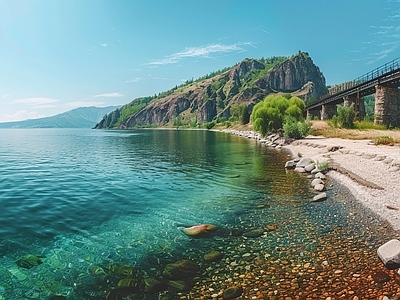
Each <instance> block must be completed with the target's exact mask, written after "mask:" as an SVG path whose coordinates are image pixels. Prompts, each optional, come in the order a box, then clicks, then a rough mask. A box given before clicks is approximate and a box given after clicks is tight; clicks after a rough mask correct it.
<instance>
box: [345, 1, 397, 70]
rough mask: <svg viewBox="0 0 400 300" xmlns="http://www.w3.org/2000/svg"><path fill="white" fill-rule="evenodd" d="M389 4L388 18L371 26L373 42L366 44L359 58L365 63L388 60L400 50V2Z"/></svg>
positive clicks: (389, 2) (387, 8) (390, 2)
mask: <svg viewBox="0 0 400 300" xmlns="http://www.w3.org/2000/svg"><path fill="white" fill-rule="evenodd" d="M387 3H388V4H387V5H388V7H386V8H384V9H385V10H387V16H386V18H384V19H383V20H381V22H380V23H377V24H375V25H371V26H369V28H370V29H371V32H370V36H371V37H373V41H369V42H364V43H363V44H364V47H363V48H362V49H361V50H362V51H360V52H362V53H363V55H361V56H359V57H358V59H360V60H361V61H365V62H366V64H373V63H375V62H377V61H380V60H384V59H387V58H388V57H389V56H393V53H395V52H397V51H398V50H399V48H400V26H399V25H398V24H399V23H398V21H399V18H400V9H399V3H400V0H388V1H387ZM352 52H358V51H352Z"/></svg>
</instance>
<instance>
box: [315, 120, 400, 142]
mask: <svg viewBox="0 0 400 300" xmlns="http://www.w3.org/2000/svg"><path fill="white" fill-rule="evenodd" d="M378 128H379V127H376V126H375V127H374V128H373V129H362V130H360V129H344V128H332V127H330V126H329V125H328V124H327V122H325V121H312V127H311V134H312V135H322V136H324V137H326V138H341V139H351V140H371V141H375V140H376V139H377V138H378V137H381V136H388V137H391V138H392V139H393V142H394V144H400V130H399V129H394V130H387V129H385V130H383V129H378Z"/></svg>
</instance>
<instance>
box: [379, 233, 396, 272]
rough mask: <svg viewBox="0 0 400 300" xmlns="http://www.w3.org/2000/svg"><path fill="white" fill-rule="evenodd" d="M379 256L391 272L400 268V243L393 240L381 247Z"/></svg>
mask: <svg viewBox="0 0 400 300" xmlns="http://www.w3.org/2000/svg"><path fill="white" fill-rule="evenodd" d="M378 256H379V258H380V259H381V261H382V262H383V263H384V264H385V266H386V268H388V269H389V270H394V269H397V268H400V241H399V240H396V239H393V240H390V241H389V242H387V243H385V244H383V245H382V246H380V247H379V248H378Z"/></svg>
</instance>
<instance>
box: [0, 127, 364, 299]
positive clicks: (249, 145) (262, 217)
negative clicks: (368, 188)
mask: <svg viewBox="0 0 400 300" xmlns="http://www.w3.org/2000/svg"><path fill="white" fill-rule="evenodd" d="M287 158H288V157H287V154H286V153H285V152H283V151H278V150H274V149H269V148H267V147H265V146H261V145H260V144H258V143H256V142H255V141H254V140H248V139H245V138H240V137H236V136H233V135H230V134H227V133H221V132H209V131H184V130H133V131H96V130H86V129H85V130H82V129H29V130H23V129H18V130H0V205H1V211H0V237H1V240H0V254H1V256H0V299H48V298H49V297H51V296H52V295H55V294H61V295H64V296H66V297H67V298H68V299H103V298H101V297H100V296H99V295H100V294H101V293H103V294H104V293H106V291H105V290H106V289H108V288H110V286H107V285H104V284H100V283H99V282H98V281H97V280H96V278H95V277H94V276H93V274H91V273H90V271H89V269H90V267H91V266H104V265H112V264H129V265H131V266H135V267H136V268H138V269H140V270H143V272H145V273H146V276H147V275H149V276H153V277H157V276H160V272H161V271H162V266H163V265H165V263H166V262H169V261H173V260H177V259H182V258H194V259H197V258H198V257H199V255H201V253H203V252H204V251H203V250H205V249H210V247H211V246H210V245H211V244H210V243H212V245H220V246H221V247H226V244H224V243H225V242H226V240H227V238H228V236H229V232H230V231H231V230H233V229H241V230H245V229H246V228H247V229H248V228H260V227H263V226H265V225H266V224H268V223H270V224H274V223H276V222H280V224H281V225H280V226H281V229H282V231H281V232H282V234H283V236H287V239H283V240H282V239H278V241H279V243H280V245H281V246H282V245H283V246H285V245H289V244H291V245H294V244H296V245H298V248H299V249H301V250H299V251H298V253H300V252H301V253H302V255H304V253H307V251H308V252H310V253H311V252H313V251H314V250H315V249H316V248H317V247H318V245H317V244H316V243H315V242H310V243H309V244H307V243H304V241H305V240H309V241H312V240H313V241H316V240H317V238H318V237H319V236H320V235H326V234H329V233H330V232H332V231H334V230H336V229H335V228H336V227H335V226H337V227H346V223H345V222H347V221H346V218H347V215H346V213H345V212H344V210H343V208H342V206H341V205H339V204H337V205H336V204H329V205H330V207H329V209H328V210H327V211H326V206H319V207H316V206H312V205H311V206H310V205H309V202H308V199H309V198H310V197H311V196H312V195H313V194H312V193H311V192H310V189H309V182H308V180H307V179H306V178H305V177H302V176H300V175H299V174H297V173H294V172H287V171H285V169H284V163H285V161H286V160H287ZM260 205H262V206H260ZM342 215H343V216H342ZM299 220H300V221H299ZM299 222H300V223H301V224H302V225H304V226H306V228H307V229H306V230H305V229H304V228H302V227H298V225H294V224H297V223H298V224H300V223H299ZM202 223H212V224H215V225H217V226H218V227H220V230H219V231H218V234H217V235H216V236H214V237H213V238H212V239H205V240H193V239H191V238H189V237H187V236H185V235H184V234H183V233H182V232H181V228H182V227H184V226H192V225H196V224H202ZM285 224H286V225H285ZM292 225H294V226H292ZM286 226H288V229H287V232H286V231H285V230H284V228H285V227H286ZM360 226H362V224H361V223H360ZM296 229H298V231H297V232H296V233H294V231H295V230H296ZM353 230H354V232H355V233H354V232H353ZM357 230H358V229H357V228H356V227H352V228H348V231H345V232H344V233H343V232H342V233H341V234H344V235H349V236H352V235H354V234H358V233H357ZM310 232H311V235H312V237H311V238H310V235H309V234H310ZM218 243H220V244H218ZM234 243H241V241H237V242H234ZM199 251H200V254H199ZM201 251H203V252H201ZM296 251H297V250H296ZM298 253H297V255H298ZM26 254H35V255H40V256H43V264H41V265H38V266H35V267H33V268H31V269H24V268H20V267H18V266H17V265H16V264H15V261H16V260H17V259H18V258H19V257H21V256H24V255H26ZM103 294H102V295H103ZM93 295H97V296H93ZM139 297H140V296H139ZM146 297H147V298H146V299H153V298H151V297H155V298H154V299H158V298H157V297H156V296H152V295H146ZM135 299H136V298H135ZM137 299H140V298H137Z"/></svg>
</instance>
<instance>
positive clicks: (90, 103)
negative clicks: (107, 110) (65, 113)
mask: <svg viewBox="0 0 400 300" xmlns="http://www.w3.org/2000/svg"><path fill="white" fill-rule="evenodd" d="M105 104H106V103H105V102H96V101H74V102H68V103H66V104H65V106H68V107H88V106H101V105H105Z"/></svg>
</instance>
